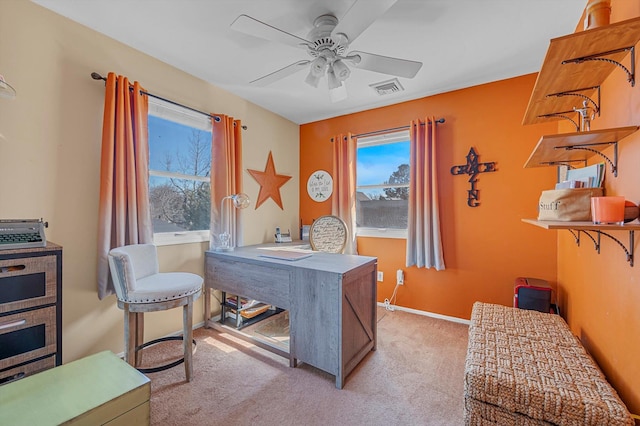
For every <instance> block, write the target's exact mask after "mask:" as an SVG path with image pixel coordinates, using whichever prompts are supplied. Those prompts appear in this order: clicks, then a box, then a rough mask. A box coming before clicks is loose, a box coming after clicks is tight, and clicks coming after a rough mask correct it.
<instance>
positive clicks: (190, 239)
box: [153, 231, 209, 246]
mask: <svg viewBox="0 0 640 426" xmlns="http://www.w3.org/2000/svg"><path fill="white" fill-rule="evenodd" d="M203 242H209V231H187V232H160V233H157V234H153V243H154V244H155V245H156V246H171V245H177V244H191V243H203Z"/></svg>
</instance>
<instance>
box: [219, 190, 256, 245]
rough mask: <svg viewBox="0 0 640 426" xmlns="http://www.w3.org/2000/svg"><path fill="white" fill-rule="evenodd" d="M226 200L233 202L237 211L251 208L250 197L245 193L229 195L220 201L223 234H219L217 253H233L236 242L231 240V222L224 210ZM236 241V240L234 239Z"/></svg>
mask: <svg viewBox="0 0 640 426" xmlns="http://www.w3.org/2000/svg"><path fill="white" fill-rule="evenodd" d="M225 200H231V201H232V202H233V206H234V207H235V208H237V209H244V208H246V207H248V206H249V203H250V202H251V201H250V200H249V196H248V195H247V194H245V193H243V192H240V193H238V194H233V195H227V196H226V197H224V198H222V200H220V226H221V232H220V234H218V239H219V240H220V245H219V246H218V247H216V250H217V251H232V250H233V247H234V241H233V240H232V239H231V237H232V235H231V221H230V220H227V218H226V216H227V214H226V211H227V210H226V209H225V208H224V202H225ZM234 237H235V236H234ZM234 239H235V238H234Z"/></svg>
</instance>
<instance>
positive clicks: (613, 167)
mask: <svg viewBox="0 0 640 426" xmlns="http://www.w3.org/2000/svg"><path fill="white" fill-rule="evenodd" d="M595 145H613V161H611V159H610V158H609V157H607V156H606V155H604V154H603V153H602V152H600V151H598V150H597V149H593V148H589V147H590V146H595ZM555 148H556V149H566V150H567V151H569V150H572V149H581V150H583V151H589V152H593V153H594V154H598V155H599V156H600V157H602V158H604V159H605V160H606V161H607V163H609V165H610V166H611V172H612V173H613V176H614V177H618V142H601V143H593V144H585V145H569V146H557V147H555Z"/></svg>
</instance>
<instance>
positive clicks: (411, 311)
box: [378, 302, 471, 325]
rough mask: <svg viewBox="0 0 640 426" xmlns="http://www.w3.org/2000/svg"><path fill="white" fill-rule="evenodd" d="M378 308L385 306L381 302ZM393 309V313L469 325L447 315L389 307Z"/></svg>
mask: <svg viewBox="0 0 640 426" xmlns="http://www.w3.org/2000/svg"><path fill="white" fill-rule="evenodd" d="M378 306H380V307H381V308H385V307H386V306H385V304H384V303H382V302H378ZM389 306H391V307H392V308H393V310H395V311H403V312H409V313H412V314H417V315H422V316H425V317H431V318H437V319H441V320H445V321H451V322H457V323H459V324H466V325H469V324H471V321H470V320H466V319H462V318H458V317H450V316H448V315H442V314H436V313H434V312H427V311H419V310H418V309H411V308H405V307H403V306H396V305H389Z"/></svg>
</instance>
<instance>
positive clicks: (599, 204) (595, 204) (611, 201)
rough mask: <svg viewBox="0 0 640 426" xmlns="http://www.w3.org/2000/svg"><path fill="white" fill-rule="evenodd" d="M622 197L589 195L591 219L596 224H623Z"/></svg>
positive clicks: (623, 200)
mask: <svg viewBox="0 0 640 426" xmlns="http://www.w3.org/2000/svg"><path fill="white" fill-rule="evenodd" d="M624 202H625V199H624V197H591V219H592V220H593V223H594V224H596V225H623V224H624Z"/></svg>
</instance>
